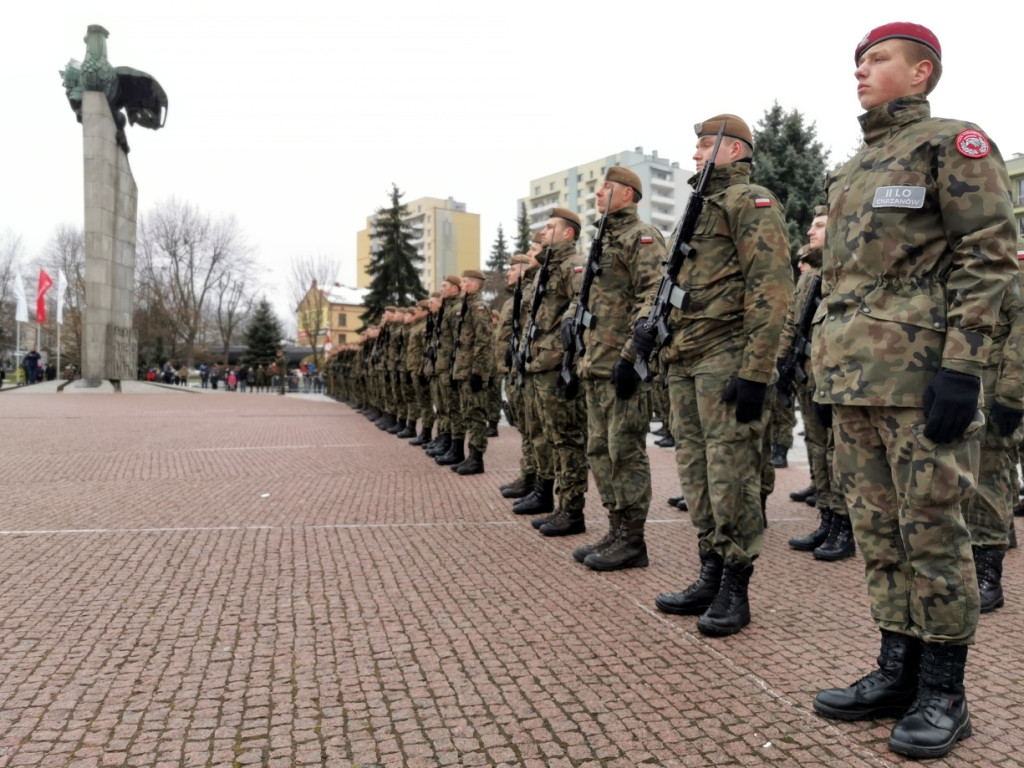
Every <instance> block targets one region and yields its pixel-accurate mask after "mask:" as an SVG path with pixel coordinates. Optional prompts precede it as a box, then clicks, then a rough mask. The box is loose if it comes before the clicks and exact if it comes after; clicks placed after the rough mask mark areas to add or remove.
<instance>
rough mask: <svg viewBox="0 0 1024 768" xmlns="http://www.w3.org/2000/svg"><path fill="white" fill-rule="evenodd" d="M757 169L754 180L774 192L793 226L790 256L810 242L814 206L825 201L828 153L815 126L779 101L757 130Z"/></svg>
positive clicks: (788, 224) (792, 256)
mask: <svg viewBox="0 0 1024 768" xmlns="http://www.w3.org/2000/svg"><path fill="white" fill-rule="evenodd" d="M753 133H754V145H755V147H756V148H757V149H756V150H755V152H754V170H753V172H752V173H751V175H750V180H751V181H752V182H754V183H755V184H761V185H762V186H765V187H767V188H768V189H770V190H771V191H772V192H773V193H774V194H775V196H776V197H777V198H779V202H780V203H782V205H783V207H784V209H785V214H786V224H787V226H788V227H789V244H790V257H791V258H792V259H794V260H795V259H796V252H797V250H799V248H800V246H801V245H803V244H804V243H806V242H807V236H806V233H807V228H808V227H810V225H811V220H812V219H813V218H814V206H816V205H820V204H821V203H824V202H825V169H826V167H827V166H826V161H827V159H828V152H827V151H825V150H824V149H823V147H822V145H821V142H820V141H818V140H817V129H816V127H815V125H814V123H811V124H810V125H804V118H803V115H801V114H800V113H799V112H798V111H797V110H795V109H794V110H793V111H792V112H788V113H787V112H785V111H784V110H783V109H782V107H781V106H779V104H778V102H775V103H774V104H773V105H772V107H771V109H769V110H768V111H767V112H765V115H764V117H763V118H761V120H760V121H759V122H758V124H757V126H756V127H755V129H754V132H753Z"/></svg>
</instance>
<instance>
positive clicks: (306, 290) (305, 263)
mask: <svg viewBox="0 0 1024 768" xmlns="http://www.w3.org/2000/svg"><path fill="white" fill-rule="evenodd" d="M340 271H341V259H340V258H338V257H336V256H328V255H326V254H323V253H321V254H318V255H317V256H298V257H296V258H295V259H293V260H292V271H291V281H290V282H291V293H292V297H293V298H294V300H295V307H296V310H297V320H298V329H299V339H300V340H301V339H305V340H306V343H307V344H309V349H310V351H311V352H312V353H313V365H315V366H316V367H317V368H318V369H319V368H320V362H321V358H320V355H319V351H320V350H321V349H322V346H321V347H317V342H318V341H319V340H320V336H321V334H322V333H324V332H325V331H326V330H327V329H328V328H329V327H330V291H331V288H332V287H333V286H334V281H335V280H337V279H338V273H339V272H340ZM325 286H326V287H325ZM321 344H322V342H321Z"/></svg>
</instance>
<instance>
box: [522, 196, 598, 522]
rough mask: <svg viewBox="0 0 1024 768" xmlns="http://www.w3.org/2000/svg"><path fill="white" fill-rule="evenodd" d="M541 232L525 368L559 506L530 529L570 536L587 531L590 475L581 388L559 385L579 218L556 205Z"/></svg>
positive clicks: (574, 287) (576, 272) (578, 261)
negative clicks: (540, 276)
mask: <svg viewBox="0 0 1024 768" xmlns="http://www.w3.org/2000/svg"><path fill="white" fill-rule="evenodd" d="M541 233H542V240H541V245H542V246H544V247H545V248H546V247H547V246H548V245H549V244H550V246H551V256H550V258H549V259H548V270H549V273H550V274H549V277H548V281H547V285H546V287H545V291H544V295H543V296H539V297H537V299H536V301H538V302H539V303H538V305H537V308H536V316H535V323H536V325H535V330H534V336H533V340H532V342H531V343H530V360H529V362H528V363H527V364H526V372H527V374H528V376H529V378H530V380H531V382H532V384H533V389H534V393H535V396H536V406H537V412H538V414H539V416H540V422H541V429H542V430H543V432H544V436H545V438H546V442H547V444H548V445H549V446H550V447H551V451H550V456H551V474H552V482H553V484H554V488H556V489H557V494H556V496H557V507H556V509H555V510H554V511H553V512H552V513H551V514H550V515H547V516H544V517H540V518H537V519H535V520H534V527H536V528H538V529H539V530H540V532H541V533H542V534H544V535H545V536H570V535H572V534H576V533H583V532H584V531H586V530H587V527H586V523H585V522H584V519H583V506H584V504H585V502H586V499H585V495H586V492H587V473H588V469H587V457H586V454H585V453H584V449H585V446H584V440H583V432H584V430H585V428H586V423H587V422H586V413H585V412H584V411H583V410H582V409H581V402H582V393H580V392H579V388H577V391H576V392H575V393H574V396H573V397H571V398H567V397H566V396H565V393H564V392H562V391H560V388H559V376H560V374H561V369H562V355H563V353H564V351H565V349H564V347H563V346H562V316H563V315H564V314H565V311H566V309H568V307H569V305H570V304H571V303H572V302H573V301H574V300H575V299H576V297H577V296H578V294H579V291H580V282H581V280H582V276H583V259H582V258H581V257H580V256H579V254H578V253H577V252H576V241H577V240H578V239H579V236H580V219H579V216H577V215H576V214H575V213H573V212H572V211H569V210H567V209H565V208H555V209H554V210H553V211H552V213H551V217H550V218H549V219H548V221H547V224H546V225H545V226H544V229H543V230H542V232H541Z"/></svg>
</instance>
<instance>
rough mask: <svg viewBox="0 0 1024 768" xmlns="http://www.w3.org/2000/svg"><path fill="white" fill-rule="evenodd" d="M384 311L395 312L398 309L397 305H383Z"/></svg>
mask: <svg viewBox="0 0 1024 768" xmlns="http://www.w3.org/2000/svg"><path fill="white" fill-rule="evenodd" d="M384 311H385V312H397V311H398V307H396V306H394V305H393V304H392V305H389V306H386V307H384Z"/></svg>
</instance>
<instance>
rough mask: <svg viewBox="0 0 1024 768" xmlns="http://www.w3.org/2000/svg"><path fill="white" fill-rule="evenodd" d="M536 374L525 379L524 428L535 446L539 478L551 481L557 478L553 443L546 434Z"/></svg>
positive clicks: (534, 451)
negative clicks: (552, 453) (552, 450)
mask: <svg viewBox="0 0 1024 768" xmlns="http://www.w3.org/2000/svg"><path fill="white" fill-rule="evenodd" d="M535 379H536V374H533V373H528V374H526V376H524V377H523V428H524V430H525V432H526V435H527V436H528V437H529V439H530V444H531V445H532V446H533V457H534V461H535V463H536V467H537V475H538V476H539V477H543V478H546V479H548V480H551V479H552V478H554V476H555V463H554V459H553V458H552V456H551V443H549V442H548V438H547V435H546V434H544V424H543V421H542V420H541V413H540V412H541V409H542V408H543V407H544V403H543V401H542V399H541V396H540V395H539V394H538V393H537V382H536V380H535Z"/></svg>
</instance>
